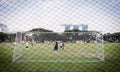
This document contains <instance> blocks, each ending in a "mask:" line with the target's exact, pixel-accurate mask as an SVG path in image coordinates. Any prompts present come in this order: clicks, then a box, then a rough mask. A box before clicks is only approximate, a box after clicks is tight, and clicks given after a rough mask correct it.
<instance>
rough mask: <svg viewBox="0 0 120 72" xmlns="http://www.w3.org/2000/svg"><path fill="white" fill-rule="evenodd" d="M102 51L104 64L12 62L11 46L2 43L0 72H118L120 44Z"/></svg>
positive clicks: (106, 47)
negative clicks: (103, 52)
mask: <svg viewBox="0 0 120 72" xmlns="http://www.w3.org/2000/svg"><path fill="white" fill-rule="evenodd" d="M51 50H52V51H53V49H51ZM104 50H105V61H104V62H80V63H79V62H75V63H71V62H12V59H13V52H14V47H13V45H12V44H10V43H2V44H0V72H119V71H120V68H119V67H120V44H119V43H108V44H104Z"/></svg>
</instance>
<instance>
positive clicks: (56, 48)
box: [54, 41, 58, 54]
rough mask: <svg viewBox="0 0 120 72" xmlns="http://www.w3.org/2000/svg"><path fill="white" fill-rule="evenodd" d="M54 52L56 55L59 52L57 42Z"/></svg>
mask: <svg viewBox="0 0 120 72" xmlns="http://www.w3.org/2000/svg"><path fill="white" fill-rule="evenodd" d="M54 51H55V54H57V51H58V42H57V41H56V42H55V46H54Z"/></svg>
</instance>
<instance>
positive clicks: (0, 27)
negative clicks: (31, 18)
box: [0, 24, 8, 33]
mask: <svg viewBox="0 0 120 72" xmlns="http://www.w3.org/2000/svg"><path fill="white" fill-rule="evenodd" d="M7 31H8V29H7V25H4V24H0V32H4V33H6V32H7Z"/></svg>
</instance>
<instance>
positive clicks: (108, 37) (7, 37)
mask: <svg viewBox="0 0 120 72" xmlns="http://www.w3.org/2000/svg"><path fill="white" fill-rule="evenodd" d="M28 32H33V33H34V34H33V37H34V40H35V41H42V42H44V41H45V40H46V41H47V40H48V41H55V40H62V41H64V42H66V41H73V40H74V41H75V40H82V41H88V40H95V36H94V35H89V32H95V31H81V30H77V29H73V30H65V31H64V32H63V33H53V31H51V30H47V29H43V28H36V29H32V30H30V31H28ZM35 32H36V33H35ZM37 32H44V33H40V34H37ZM46 32H49V33H46ZM51 32H52V33H51ZM69 32H72V33H69ZM73 32H76V33H73ZM77 32H78V33H77ZM80 33H81V34H80ZM24 35H25V33H23V36H24ZM15 37H16V34H15V33H12V34H8V33H3V32H0V43H1V42H14V41H15ZM103 40H104V41H105V42H111V43H113V42H116V43H118V42H120V32H117V33H112V34H110V33H106V34H104V35H103Z"/></svg>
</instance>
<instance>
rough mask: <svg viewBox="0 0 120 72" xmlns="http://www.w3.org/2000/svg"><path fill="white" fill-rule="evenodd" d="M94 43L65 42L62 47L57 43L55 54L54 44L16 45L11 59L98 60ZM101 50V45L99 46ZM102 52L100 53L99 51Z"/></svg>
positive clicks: (35, 60) (43, 60)
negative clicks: (27, 46)
mask: <svg viewBox="0 0 120 72" xmlns="http://www.w3.org/2000/svg"><path fill="white" fill-rule="evenodd" d="M96 49H97V45H96V44H87V43H86V44H85V43H81V44H76V43H65V48H64V49H62V48H60V46H59V45H58V51H57V54H55V52H54V44H53V43H51V44H49V45H48V44H45V43H39V44H34V46H31V45H29V48H26V46H25V44H22V45H17V46H15V48H14V55H13V61H16V62H82V61H99V60H100V59H99V58H97V57H96ZM100 50H101V52H102V50H103V49H102V46H101V49H100ZM101 54H102V53H101Z"/></svg>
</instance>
